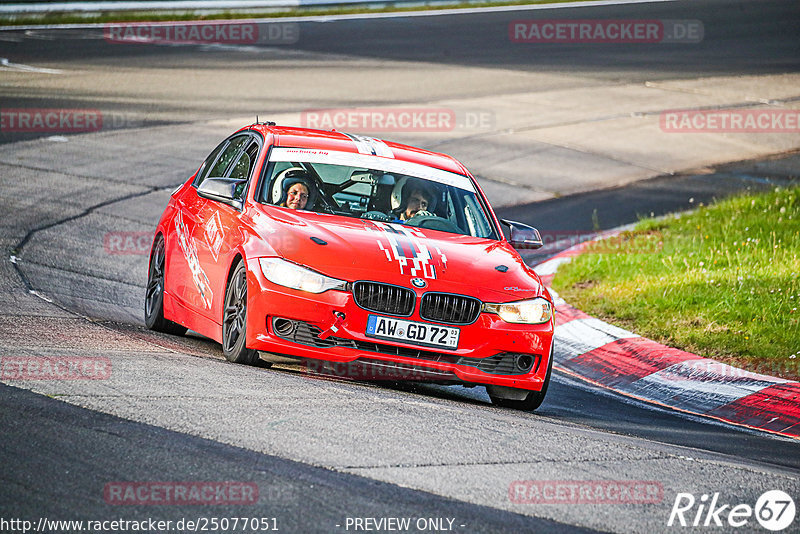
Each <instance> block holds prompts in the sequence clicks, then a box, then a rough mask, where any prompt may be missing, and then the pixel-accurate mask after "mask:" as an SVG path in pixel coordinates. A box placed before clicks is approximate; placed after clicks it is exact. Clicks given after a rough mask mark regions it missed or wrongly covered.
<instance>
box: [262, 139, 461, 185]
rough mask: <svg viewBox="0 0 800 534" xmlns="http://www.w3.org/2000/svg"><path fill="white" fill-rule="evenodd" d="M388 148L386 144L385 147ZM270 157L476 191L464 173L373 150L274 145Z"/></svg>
mask: <svg viewBox="0 0 800 534" xmlns="http://www.w3.org/2000/svg"><path fill="white" fill-rule="evenodd" d="M387 149H388V147H387ZM269 159H270V161H288V162H300V161H302V162H308V163H325V164H329V165H347V166H349V167H361V168H365V169H375V170H379V171H384V172H390V173H396V174H407V175H409V176H415V177H417V178H424V179H426V180H431V181H433V182H436V183H440V184H444V185H450V186H453V187H457V188H459V189H463V190H465V191H469V192H471V193H476V191H475V187H474V186H473V185H472V180H470V179H469V178H467V177H466V176H464V175H461V174H456V173H454V172H450V171H443V170H442V169H436V168H434V167H428V166H427V165H420V164H419V163H412V162H410V161H401V160H398V159H391V158H385V157H381V156H379V155H374V156H373V155H372V154H354V153H352V152H339V151H337V150H322V149H316V148H287V147H275V148H273V149H272V152H271V153H270V156H269Z"/></svg>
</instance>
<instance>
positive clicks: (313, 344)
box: [246, 259, 553, 391]
mask: <svg viewBox="0 0 800 534" xmlns="http://www.w3.org/2000/svg"><path fill="white" fill-rule="evenodd" d="M422 293H423V291H421V290H420V291H418V298H419V297H420V296H421V295H422ZM370 314H372V315H385V314H380V313H377V312H373V311H367V310H365V309H363V308H361V307H359V306H358V305H357V304H356V302H355V300H354V298H353V295H352V293H350V292H348V291H337V290H329V291H326V292H324V293H319V294H314V293H307V292H303V291H299V290H294V289H289V288H286V287H283V286H278V285H275V284H273V283H271V282H269V281H268V280H266V278H264V276H263V274H262V272H261V269H260V267H259V265H258V260H257V259H254V260H248V313H247V339H246V342H247V347H248V348H252V349H256V350H261V351H267V352H272V353H278V354H284V355H289V356H295V357H301V358H308V359H309V363H308V366H309V370H310V371H313V370H322V369H323V367H324V368H325V369H327V370H328V371H330V370H331V369H332V370H333V374H335V375H337V376H347V377H350V378H356V379H367V380H369V379H387V380H388V379H392V378H394V379H395V380H397V381H405V380H421V381H441V382H462V383H466V384H480V385H489V384H491V385H500V386H507V387H514V388H519V389H527V390H533V391H539V390H541V389H542V386H543V385H544V381H545V377H546V374H547V367H548V364H549V361H548V359H549V358H550V354H551V350H550V348H551V345H552V343H553V321H552V319H551V320H550V321H549V322H547V323H544V324H538V325H523V324H511V323H506V322H505V321H503V320H502V319H500V318H499V317H498V316H497V315H495V314H491V313H481V314H480V315H479V317H478V319H477V320H476V321H475V322H474V323H472V324H468V325H453V324H448V326H455V327H457V328H459V330H460V336H459V342H458V348H457V349H455V350H447V349H436V348H429V347H424V346H418V345H414V344H407V343H402V342H394V341H387V340H381V339H375V338H372V337H369V336H367V335H366V334H365V332H366V329H367V318H368V316H369V315H370ZM387 316H391V315H387ZM402 319H405V320H408V321H416V322H421V323H425V324H436V323H431V322H430V321H426V320H424V319H422V318H420V317H419V315H418V306H417V307H416V308H415V310H414V312H413V314H412V315H411V316H408V317H402ZM276 320H277V321H276ZM276 326H277V328H276ZM331 327H333V328H331ZM320 334H322V338H320ZM517 361H521V362H525V363H530V370H528V371H522V370H521V369H520V368H518V367H516V366H515V363H516V362H517ZM321 362H331V364H328V365H324V366H323V365H321ZM376 369H377V371H376Z"/></svg>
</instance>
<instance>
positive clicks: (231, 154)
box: [203, 135, 250, 179]
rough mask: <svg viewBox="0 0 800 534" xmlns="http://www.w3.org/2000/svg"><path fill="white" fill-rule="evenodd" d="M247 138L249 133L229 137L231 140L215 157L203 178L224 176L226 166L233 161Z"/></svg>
mask: <svg viewBox="0 0 800 534" xmlns="http://www.w3.org/2000/svg"><path fill="white" fill-rule="evenodd" d="M248 139H250V136H249V135H241V136H239V137H234V138H233V139H231V142H230V143H229V144H228V146H226V147H225V150H223V151H222V154H220V156H219V158H217V161H216V163H214V166H213V167H212V168H211V171H210V172H209V173H208V174H206V175H205V176H203V179H205V178H207V177H217V176H225V171H226V170H227V169H228V166H229V165H230V164H231V162H233V160H234V159H235V158H236V156H238V155H239V151H240V150H241V148H242V145H244V144H245V143H246V142H247V140H248Z"/></svg>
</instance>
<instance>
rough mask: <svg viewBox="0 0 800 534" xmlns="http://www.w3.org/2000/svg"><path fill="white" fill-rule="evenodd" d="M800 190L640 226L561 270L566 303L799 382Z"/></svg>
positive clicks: (558, 280)
mask: <svg viewBox="0 0 800 534" xmlns="http://www.w3.org/2000/svg"><path fill="white" fill-rule="evenodd" d="M798 276H800V187H791V188H777V189H775V190H773V191H771V192H769V193H763V194H750V195H744V196H739V197H734V198H729V199H726V200H723V201H720V202H717V203H714V204H712V205H710V206H701V207H700V208H699V209H698V210H696V211H694V212H692V213H689V214H683V215H676V216H673V217H669V218H667V219H662V220H644V221H641V222H640V223H639V224H638V225H637V227H636V229H635V230H634V231H632V232H630V233H627V234H624V235H622V236H620V237H619V238H617V239H616V240H614V241H612V242H611V243H610V244H608V245H598V246H597V247H595V248H594V249H593V250H591V251H590V253H588V254H584V255H582V256H579V257H577V258H575V259H574V260H573V261H572V262H570V263H569V264H567V265H564V266H562V267H561V268H560V269H559V271H558V273H557V275H556V277H555V279H554V284H553V288H554V289H555V290H556V291H557V292H558V293H559V294H560V295H561V296H562V297H564V298H565V299H566V300H567V302H569V303H570V304H572V305H574V306H576V307H577V308H579V309H581V310H584V311H585V312H587V313H589V314H591V315H594V316H596V317H600V318H602V319H604V320H606V321H608V322H610V323H613V324H616V325H619V326H622V327H624V328H627V329H629V330H631V331H633V332H635V333H637V334H639V335H642V336H645V337H649V338H651V339H654V340H656V341H659V342H661V343H663V344H666V345H669V346H672V347H676V348H680V349H683V350H687V351H689V352H693V353H695V354H698V355H701V356H705V357H709V358H714V359H717V360H720V361H724V362H726V363H730V364H733V365H737V366H739V367H743V368H745V369H748V370H751V371H755V372H761V373H764V374H769V375H777V376H784V377H790V378H798V377H800V324H798V319H800V312H799V311H798V308H800V282H798V279H799V278H798Z"/></svg>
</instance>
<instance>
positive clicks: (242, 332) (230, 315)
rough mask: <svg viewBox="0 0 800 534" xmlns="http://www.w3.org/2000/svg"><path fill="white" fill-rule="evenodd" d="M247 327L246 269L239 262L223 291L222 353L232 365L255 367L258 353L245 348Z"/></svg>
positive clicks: (242, 263) (257, 361)
mask: <svg viewBox="0 0 800 534" xmlns="http://www.w3.org/2000/svg"><path fill="white" fill-rule="evenodd" d="M246 326H247V269H246V268H245V264H244V262H243V261H240V262H239V263H238V264H237V265H236V268H235V269H234V271H233V275H232V276H231V279H230V281H229V282H228V287H227V288H226V289H225V307H224V309H223V312H222V353H223V354H224V355H225V359H226V360H228V361H229V362H233V363H241V364H244V365H257V364H258V363H259V361H260V358H259V357H258V351H257V350H252V349H248V348H247V347H246V346H245V339H246V337H247V336H246V329H245V328H246Z"/></svg>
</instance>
